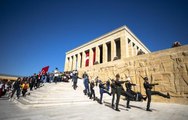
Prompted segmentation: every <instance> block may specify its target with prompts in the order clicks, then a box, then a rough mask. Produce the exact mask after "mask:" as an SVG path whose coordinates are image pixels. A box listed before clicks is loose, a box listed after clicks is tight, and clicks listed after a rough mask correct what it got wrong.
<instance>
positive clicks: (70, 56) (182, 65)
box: [64, 26, 188, 104]
mask: <svg viewBox="0 0 188 120" xmlns="http://www.w3.org/2000/svg"><path fill="white" fill-rule="evenodd" d="M164 42H165V40H164ZM171 45H172V43H169V49H166V50H160V51H157V52H152V53H151V52H150V51H149V50H148V49H147V47H146V46H145V45H144V44H143V43H142V42H141V41H140V40H139V39H138V38H137V37H136V36H135V35H134V34H133V33H132V32H131V31H130V30H129V29H128V28H127V27H126V26H123V27H120V28H118V29H116V30H113V31H112V32H109V33H107V34H105V35H102V36H100V37H98V38H96V39H94V40H92V41H90V42H88V43H86V44H84V45H82V46H80V47H77V48H75V49H73V50H70V51H68V52H67V53H66V58H65V68H64V71H72V70H78V73H79V76H80V77H81V76H82V74H83V73H84V72H85V71H86V72H87V73H88V75H89V77H90V78H89V79H90V80H92V79H95V78H96V77H97V76H98V77H99V79H100V80H102V81H106V80H108V79H109V78H115V75H116V74H117V73H119V74H120V76H121V79H122V80H125V79H126V77H127V76H129V77H130V78H131V81H132V82H133V83H135V84H138V85H139V86H137V87H133V90H134V91H136V92H141V93H142V94H143V95H145V90H144V86H143V82H144V80H143V78H142V77H145V76H147V77H148V78H149V81H150V82H152V83H159V85H157V86H155V87H154V88H153V90H156V91H160V92H163V93H167V92H169V93H170V95H171V96H172V97H171V99H170V100H169V99H164V98H161V97H158V96H153V97H152V99H153V101H162V102H174V103H181V104H188V45H184V46H180V47H174V48H171ZM140 50H142V51H143V52H144V53H145V54H142V55H137V54H138V51H140ZM141 76H142V77H141Z"/></svg>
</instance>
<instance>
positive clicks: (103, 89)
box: [99, 80, 111, 104]
mask: <svg viewBox="0 0 188 120" xmlns="http://www.w3.org/2000/svg"><path fill="white" fill-rule="evenodd" d="M105 84H106V83H102V81H101V80H99V90H100V100H99V103H100V104H102V98H103V94H104V93H107V94H108V95H110V96H111V93H109V92H108V90H107V88H106V87H105V86H104V85H105Z"/></svg>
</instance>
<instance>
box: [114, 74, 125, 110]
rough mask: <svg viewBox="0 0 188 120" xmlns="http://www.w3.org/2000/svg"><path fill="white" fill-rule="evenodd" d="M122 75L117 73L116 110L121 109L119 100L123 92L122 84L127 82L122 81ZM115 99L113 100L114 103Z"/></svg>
mask: <svg viewBox="0 0 188 120" xmlns="http://www.w3.org/2000/svg"><path fill="white" fill-rule="evenodd" d="M119 79H120V75H119V74H116V80H115V88H116V109H115V110H116V111H120V110H119V108H118V106H119V100H120V97H121V94H122V89H123V87H122V86H121V84H123V83H125V81H120V80H119ZM112 100H114V98H112ZM113 103H114V101H112V105H113Z"/></svg>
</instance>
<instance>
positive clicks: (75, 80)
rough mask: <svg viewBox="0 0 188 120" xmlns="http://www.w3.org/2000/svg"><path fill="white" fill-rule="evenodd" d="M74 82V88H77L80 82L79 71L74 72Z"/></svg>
mask: <svg viewBox="0 0 188 120" xmlns="http://www.w3.org/2000/svg"><path fill="white" fill-rule="evenodd" d="M72 82H73V89H74V90H76V88H77V87H78V86H77V82H78V73H75V72H74V73H73V76H72Z"/></svg>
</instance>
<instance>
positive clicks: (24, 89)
mask: <svg viewBox="0 0 188 120" xmlns="http://www.w3.org/2000/svg"><path fill="white" fill-rule="evenodd" d="M21 87H22V95H23V97H25V95H26V92H27V89H28V88H29V84H28V83H27V81H25V82H24V83H23V84H22V86H21Z"/></svg>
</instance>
